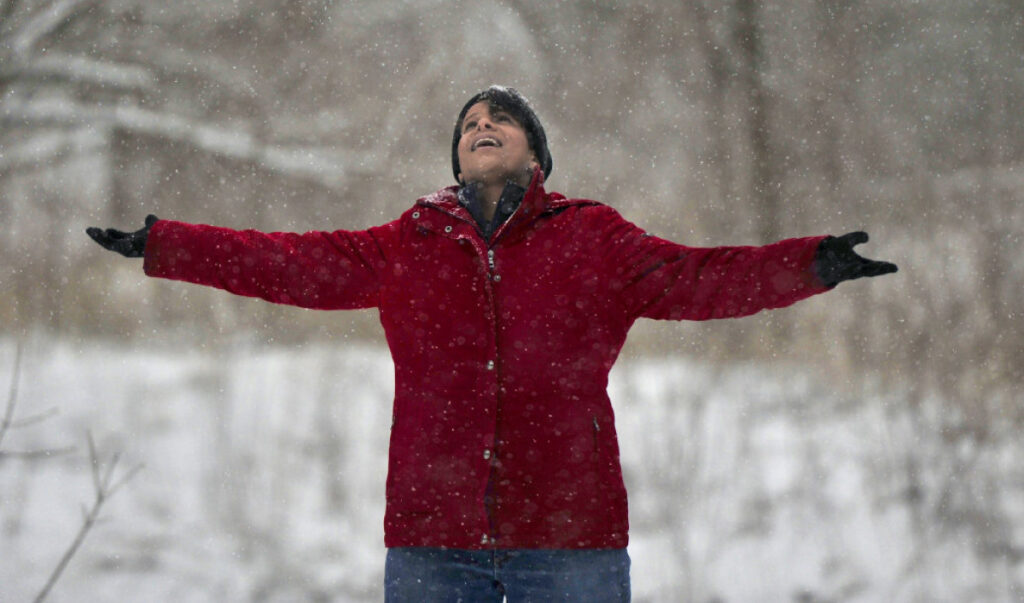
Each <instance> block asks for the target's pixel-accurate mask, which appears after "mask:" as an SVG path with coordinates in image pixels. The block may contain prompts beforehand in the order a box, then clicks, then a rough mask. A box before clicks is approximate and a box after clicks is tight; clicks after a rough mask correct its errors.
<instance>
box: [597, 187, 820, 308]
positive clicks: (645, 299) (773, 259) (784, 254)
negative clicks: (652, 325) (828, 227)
mask: <svg viewBox="0 0 1024 603" xmlns="http://www.w3.org/2000/svg"><path fill="white" fill-rule="evenodd" d="M601 210H603V215H602V216H601V218H600V219H601V220H602V221H603V223H604V225H603V227H602V229H601V230H602V232H603V237H602V246H603V247H604V249H603V255H604V258H605V265H606V266H607V267H608V268H609V269H610V270H613V276H612V281H613V282H614V283H616V285H617V286H616V288H617V289H618V290H619V293H620V296H621V299H622V301H623V304H624V305H625V308H626V312H627V313H628V314H629V315H630V316H631V317H633V318H638V317H641V316H642V317H644V318H655V319H669V320H708V319H711V318H732V317H739V316H747V315H750V314H754V313H756V312H759V311H761V310H766V309H770V308H781V307H784V306H788V305H790V304H793V303H795V302H797V301H799V300H801V299H805V298H807V297H810V296H812V295H815V294H818V293H823V292H825V291H828V290H829V289H828V288H827V287H825V285H824V284H822V283H821V282H820V280H819V279H818V277H817V276H815V275H814V273H813V272H812V268H811V264H812V262H813V261H814V254H815V252H816V251H817V248H818V243H820V242H821V240H822V239H823V238H825V237H824V236H819V237H806V238H799V239H786V240H784V241H779V242H778V243H773V244H771V245H765V246H763V247H751V246H727V247H686V246H684V245H679V244H678V243H673V242H671V241H666V240H665V239H660V238H658V237H654V236H651V235H649V234H647V233H646V232H644V231H643V230H642V229H640V228H638V227H637V226H635V225H634V224H632V223H630V222H628V221H627V220H625V219H623V218H622V217H621V216H620V215H619V214H618V213H617V212H615V210H613V209H611V208H608V207H601Z"/></svg>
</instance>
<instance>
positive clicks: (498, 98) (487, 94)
mask: <svg viewBox="0 0 1024 603" xmlns="http://www.w3.org/2000/svg"><path fill="white" fill-rule="evenodd" d="M484 101H486V102H487V103H488V104H490V106H491V108H492V110H493V109H501V110H503V111H507V112H508V114H509V115H511V116H512V117H513V118H515V120H516V121H518V122H519V123H520V124H521V125H522V126H523V129H524V130H526V141H527V143H528V144H529V145H530V150H531V151H533V153H534V154H535V155H536V156H537V163H539V164H540V167H541V169H543V170H544V178H547V177H548V176H550V175H551V153H550V152H549V151H548V138H547V136H546V135H545V134H544V126H542V125H540V120H539V119H537V114H536V113H534V112H533V109H532V108H531V107H530V103H529V101H527V100H526V98H525V97H523V95H522V94H519V92H518V91H516V89H515V88H506V87H504V86H491V87H490V88H488V89H487V90H484V91H483V92H478V93H476V94H475V95H473V98H471V99H469V102H467V103H466V105H465V106H464V107H462V111H460V112H459V119H458V120H456V122H455V132H454V134H452V173H453V174H454V175H455V179H456V180H458V179H459V172H460V171H462V169H461V168H460V167H459V139H460V138H462V120H463V119H465V118H466V113H468V112H469V108H470V107H472V106H473V105H475V104H477V103H479V102H484Z"/></svg>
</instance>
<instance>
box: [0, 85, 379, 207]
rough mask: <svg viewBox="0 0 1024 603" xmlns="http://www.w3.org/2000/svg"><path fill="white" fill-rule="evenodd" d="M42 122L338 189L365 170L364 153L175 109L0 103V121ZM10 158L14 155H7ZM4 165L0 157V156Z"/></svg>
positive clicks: (61, 102) (39, 101)
mask: <svg viewBox="0 0 1024 603" xmlns="http://www.w3.org/2000/svg"><path fill="white" fill-rule="evenodd" d="M3 122H13V123H18V124H25V123H35V124H39V123H43V124H47V123H48V124H51V125H63V126H83V125H84V126H91V127H93V128H97V129H98V130H100V131H108V129H115V128H119V129H122V130H124V131H126V132H130V133H134V134H142V135H149V136H155V137H158V138H162V139H165V140H170V141H174V142H181V143H185V144H188V145H191V146H193V147H195V148H198V149H201V150H203V151H206V152H208V153H214V154H216V155H220V156H222V157H227V158H230V159H237V160H243V161H252V162H255V163H258V164H259V165H260V166H262V167H263V168H265V169H268V170H272V171H275V172H278V173H281V174H285V175H287V176H291V177H296V178H301V179H304V180H309V181H313V182H316V183H318V184H320V185H322V186H325V187H327V188H331V189H336V188H340V187H342V186H343V185H344V184H345V183H346V182H347V177H348V175H349V174H351V173H353V172H358V171H366V170H369V169H370V168H365V167H362V166H364V165H368V164H370V162H368V161H366V160H367V159H368V156H367V155H368V154H367V155H364V154H360V153H353V152H346V151H339V150H337V149H333V148H329V147H306V146H294V147H287V146H277V145H273V144H267V143H265V142H262V141H260V140H258V139H257V138H256V137H254V136H253V135H252V134H251V133H250V132H247V131H245V130H244V129H230V128H225V127H222V126H217V125H212V124H208V123H204V122H202V121H199V120H197V119H195V118H190V117H186V116H182V115H176V114H173V113H164V112H159V111H150V110H147V109H141V108H139V107H136V106H132V105H124V104H122V105H117V106H111V107H106V106H100V105H84V104H80V103H77V102H74V101H71V100H68V99H60V98H50V99H34V100H32V101H31V102H29V101H26V100H24V99H20V98H14V97H11V98H8V99H7V100H6V101H5V102H4V103H2V104H0V123H3ZM10 162H11V163H13V162H14V160H10ZM0 166H2V162H0Z"/></svg>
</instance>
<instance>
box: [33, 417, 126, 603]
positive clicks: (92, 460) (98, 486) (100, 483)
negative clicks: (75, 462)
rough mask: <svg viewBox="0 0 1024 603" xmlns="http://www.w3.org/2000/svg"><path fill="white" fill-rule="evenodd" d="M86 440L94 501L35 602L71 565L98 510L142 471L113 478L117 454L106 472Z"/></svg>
mask: <svg viewBox="0 0 1024 603" xmlns="http://www.w3.org/2000/svg"><path fill="white" fill-rule="evenodd" d="M85 437H86V441H87V443H88V445H89V466H90V473H91V475H92V485H93V489H94V490H95V499H94V500H93V503H92V507H91V508H89V509H85V508H84V507H83V510H82V525H81V527H79V528H78V533H77V534H76V535H75V538H74V540H72V541H71V545H70V546H69V547H68V549H67V550H66V551H65V552H64V555H63V556H62V557H61V559H60V562H59V563H58V564H57V567H55V568H54V569H53V573H51V574H50V578H49V579H48V580H47V581H46V585H45V586H43V589H42V590H41V591H40V592H39V595H38V596H36V598H35V603H40V602H41V601H43V600H44V599H45V598H46V596H47V595H48V594H50V590H51V589H52V588H53V585H54V584H56V583H57V580H59V579H60V576H61V574H62V573H63V572H64V569H65V568H66V567H67V566H68V563H70V562H71V558H72V557H74V556H75V553H77V552H78V549H79V547H81V546H82V542H84V541H85V537H86V535H88V533H89V530H91V529H92V527H93V526H94V525H95V524H96V520H97V519H98V518H99V515H100V510H101V509H102V507H103V503H105V502H106V501H107V500H109V499H110V497H112V496H113V495H114V494H115V493H116V492H117V491H118V490H119V489H120V488H121V486H124V485H125V484H126V483H128V481H129V480H131V479H132V478H133V477H135V474H136V473H138V472H139V471H141V470H142V467H143V466H142V465H141V464H140V465H136V466H134V467H132V468H131V469H130V470H128V472H127V473H125V474H124V476H122V477H121V478H120V479H117V480H115V479H114V471H115V469H116V468H117V463H118V462H119V461H120V458H121V455H120V453H117V454H114V456H113V457H112V458H111V460H110V462H109V463H107V467H106V471H101V469H100V459H99V454H98V453H97V452H96V444H95V443H94V442H93V439H92V434H91V433H89V432H86V434H85Z"/></svg>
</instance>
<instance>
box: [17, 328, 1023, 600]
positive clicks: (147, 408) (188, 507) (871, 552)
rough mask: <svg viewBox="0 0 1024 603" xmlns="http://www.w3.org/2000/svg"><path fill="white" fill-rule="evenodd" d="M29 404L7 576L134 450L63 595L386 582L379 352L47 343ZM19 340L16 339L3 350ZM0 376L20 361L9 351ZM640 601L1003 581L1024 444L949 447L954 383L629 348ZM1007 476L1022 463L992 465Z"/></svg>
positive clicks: (25, 595) (626, 413) (22, 579)
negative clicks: (891, 383) (949, 398)
mask: <svg viewBox="0 0 1024 603" xmlns="http://www.w3.org/2000/svg"><path fill="white" fill-rule="evenodd" d="M24 354H25V356H24V362H25V364H24V366H25V368H24V370H23V372H22V376H21V382H20V391H19V397H20V399H21V400H22V403H21V404H19V409H20V412H23V413H26V414H27V415H36V414H40V413H45V412H46V411H47V410H48V409H49V408H51V407H58V408H59V409H60V414H59V415H57V416H55V417H52V418H50V419H48V420H47V421H46V422H45V423H44V424H40V425H38V426H36V427H25V428H24V429H20V430H18V431H17V432H16V433H15V434H12V435H13V436H14V437H12V438H11V440H10V441H9V443H8V444H7V446H5V448H8V449H9V450H22V451H28V450H43V449H48V448H51V449H52V448H55V447H63V446H65V445H73V446H76V447H77V450H75V451H72V452H68V453H66V454H62V455H60V456H55V457H52V458H41V459H36V460H33V461H28V462H24V461H23V462H6V463H4V465H2V466H0V479H2V480H3V481H2V483H3V484H4V492H3V498H2V499H0V500H2V501H3V503H4V504H3V506H2V507H0V522H2V523H0V526H2V530H3V531H2V535H3V539H2V540H0V558H2V559H3V560H4V561H3V563H2V564H0V585H2V588H0V593H2V595H3V600H4V601H28V600H31V598H32V596H34V594H35V592H37V591H38V589H39V587H40V586H41V584H42V583H43V582H44V581H45V578H46V576H47V575H48V573H49V571H50V569H51V568H52V567H53V565H54V564H55V562H56V560H57V559H59V557H60V555H61V553H62V552H63V550H64V548H65V547H66V546H67V544H68V543H69V542H70V538H71V535H72V534H73V533H74V531H75V530H76V529H77V526H78V524H79V523H80V521H81V517H80V513H79V507H80V505H82V504H85V503H88V502H90V497H91V488H92V486H91V483H90V480H89V470H88V467H87V458H88V457H87V456H86V454H85V451H84V433H85V430H91V431H92V432H93V433H94V436H95V439H96V440H97V446H98V448H99V450H100V453H101V458H104V459H108V458H109V456H110V454H111V453H112V452H113V451H120V452H121V453H122V454H123V457H122V461H121V463H122V464H121V467H122V471H124V470H127V469H128V468H130V467H131V466H132V465H134V464H137V463H145V467H144V469H143V470H142V471H141V472H140V473H138V474H137V476H136V477H135V478H134V479H133V480H132V481H131V482H129V485H128V486H126V487H125V489H124V490H123V491H121V492H119V493H118V494H116V495H115V497H114V498H112V499H111V502H110V503H109V507H107V508H106V509H105V512H104V517H105V518H106V522H105V523H101V524H99V525H98V527H96V528H95V529H94V532H93V533H92V534H91V535H90V537H89V540H88V541H87V543H86V545H85V546H84V548H83V550H82V551H81V552H80V554H79V555H78V556H77V557H76V558H75V560H74V562H73V564H72V565H71V566H70V568H69V570H68V573H67V575H66V576H65V577H63V579H62V580H61V582H59V583H58V588H57V589H56V590H55V592H54V593H53V596H52V599H53V600H54V601H97V602H107V601H109V602H111V603H113V602H115V601H116V602H120V601H124V600H125V596H126V593H130V598H131V599H132V600H138V601H180V602H183V603H184V602H192V601H196V602H205V601H379V600H381V599H382V592H383V591H382V582H383V556H384V549H383V545H382V528H381V525H382V521H383V513H384V509H383V500H384V490H383V488H384V476H385V470H386V454H387V437H388V428H389V423H390V416H391V410H390V396H391V393H392V391H393V384H392V379H393V376H392V373H391V363H390V358H389V356H388V354H387V351H386V350H385V349H382V348H379V347H368V346H361V345H351V346H344V347H330V346H322V345H314V346H300V347H291V348H284V347H275V346H265V345H259V346H254V345H252V344H251V342H239V343H237V344H236V345H234V346H232V347H230V348H226V349H223V350H218V351H216V352H213V351H204V352H199V353H194V354H190V355H188V356H182V355H181V354H178V353H175V352H173V351H168V350H159V349H152V348H150V347H148V346H144V345H143V346H138V347H136V348H135V349H132V350H125V349H124V348H122V347H119V346H113V345H109V344H106V345H101V344H95V343H88V344H70V343H60V344H55V343H52V342H38V343H36V344H34V345H32V346H30V347H29V348H28V349H27V350H26V351H25V352H24ZM13 359H14V346H13V344H12V342H10V341H5V342H3V345H2V347H0V362H4V363H5V364H6V365H7V366H10V365H11V364H12V362H13ZM6 376H10V373H9V371H8V373H7V375H6ZM610 389H611V394H612V397H613V400H614V401H615V408H616V413H617V424H618V426H619V429H620V437H621V444H622V450H623V453H622V454H623V464H624V471H625V475H626V480H627V487H628V489H629V491H630V494H631V498H630V503H631V514H630V515H631V517H630V520H631V524H632V541H631V544H630V554H631V556H632V559H633V570H632V576H633V589H634V600H636V601H641V602H642V601H681V600H687V601H790V600H796V601H950V602H959V601H1012V600H1016V599H1019V598H1020V597H1021V596H1024V591H1022V590H1021V589H1020V584H1021V580H1022V579H1024V575H1022V573H1021V572H1020V571H1019V570H1018V569H1017V568H1016V565H1015V563H1013V561H1012V559H1013V557H1012V556H1009V555H1008V554H1009V553H1012V551H1014V550H1017V548H1018V547H1019V546H1020V545H1019V543H1020V541H1021V537H1022V534H1021V533H1020V526H1022V525H1024V523H1022V522H1024V470H1022V469H1021V466H1020V463H1019V459H1020V458H1021V455H1022V454H1024V442H1022V440H1021V439H1020V437H1019V436H1018V435H1017V434H1016V433H1013V432H1012V431H1009V430H1007V431H1006V432H1000V433H996V434H993V435H992V438H991V442H990V443H987V444H985V445H983V446H979V447H977V448H973V449H972V448H966V447H965V448H957V449H949V448H948V445H947V443H946V441H945V437H944V435H943V431H944V429H945V427H946V422H947V419H946V418H944V417H942V416H940V415H939V410H938V408H939V403H938V401H933V402H930V403H927V404H925V405H924V406H923V407H922V408H920V409H919V410H918V412H913V411H912V410H911V409H910V408H909V407H907V406H906V399H905V398H904V397H903V396H902V395H901V393H900V392H879V391H874V390H873V388H872V387H870V386H866V388H865V389H864V390H862V391H858V392H850V391H847V392H841V391H836V389H835V388H834V387H833V385H831V384H829V383H828V382H827V379H822V376H820V375H811V374H808V372H807V371H805V370H802V369H800V368H798V367H793V366H787V365H785V364H781V363H780V364H779V365H774V366H759V365H736V366H730V367H727V368H723V367H718V366H711V365H707V364H701V363H695V362H693V361H689V360H686V359H683V358H669V359H662V360H626V361H624V362H622V363H621V364H620V365H619V366H618V367H616V369H615V371H614V378H613V379H612V383H611V386H610ZM1004 480H1007V483H1001V482H1003V481H1004Z"/></svg>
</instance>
